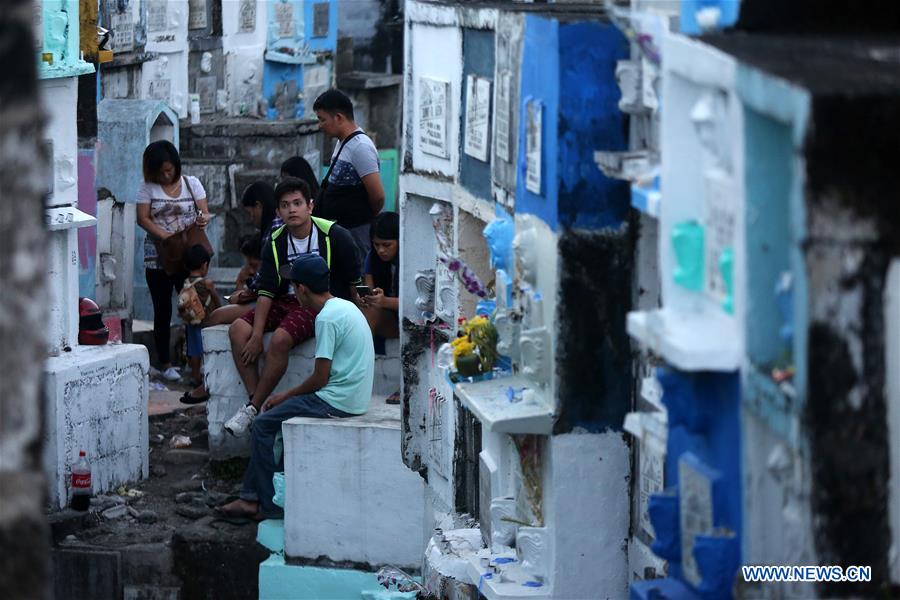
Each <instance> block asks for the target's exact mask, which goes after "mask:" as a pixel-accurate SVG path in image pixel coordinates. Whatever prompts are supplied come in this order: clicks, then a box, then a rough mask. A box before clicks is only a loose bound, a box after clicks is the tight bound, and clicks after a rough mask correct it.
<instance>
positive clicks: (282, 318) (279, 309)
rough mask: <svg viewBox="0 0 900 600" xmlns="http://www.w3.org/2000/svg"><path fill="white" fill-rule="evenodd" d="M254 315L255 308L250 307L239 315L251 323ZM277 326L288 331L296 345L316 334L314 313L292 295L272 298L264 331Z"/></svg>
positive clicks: (274, 328) (272, 329)
mask: <svg viewBox="0 0 900 600" xmlns="http://www.w3.org/2000/svg"><path fill="white" fill-rule="evenodd" d="M255 315H256V309H251V310H248V311H247V312H245V313H244V314H243V315H241V319H243V320H244V321H246V322H247V323H250V324H251V325H253V317H254V316H255ZM279 327H280V328H281V329H284V330H285V331H287V332H288V334H289V335H290V336H291V339H292V340H294V345H295V346H296V345H297V344H299V343H300V342H302V341H303V340H308V339H309V338H311V337H313V336H314V335H316V313H315V312H313V310H312V309H310V308H305V307H303V306H300V303H299V302H297V298H295V297H294V296H282V297H281V298H273V299H272V306H271V307H270V308H269V314H268V315H267V316H266V328H265V331H266V333H268V332H270V331H275V330H276V329H278V328H279Z"/></svg>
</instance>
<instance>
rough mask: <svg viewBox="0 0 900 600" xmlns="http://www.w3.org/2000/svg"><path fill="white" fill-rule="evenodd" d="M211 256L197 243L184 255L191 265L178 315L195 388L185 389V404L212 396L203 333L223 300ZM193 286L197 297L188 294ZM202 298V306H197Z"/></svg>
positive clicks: (185, 260) (179, 297) (182, 399)
mask: <svg viewBox="0 0 900 600" xmlns="http://www.w3.org/2000/svg"><path fill="white" fill-rule="evenodd" d="M210 258H211V257H210V255H209V253H208V252H207V251H206V248H204V247H203V246H201V245H199V244H197V245H195V246H191V247H190V248H189V249H188V251H187V253H186V254H185V257H184V262H185V266H186V267H187V268H188V278H187V279H186V280H185V282H184V287H183V288H182V291H181V293H180V294H179V295H178V314H179V315H180V316H181V318H182V319H184V320H185V323H186V325H185V337H186V338H187V356H188V364H189V365H190V367H191V376H192V378H193V384H194V386H196V387H194V389H192V390H190V391H188V392H185V393H184V395H183V396H182V397H181V402H182V403H183V404H199V403H200V402H205V401H206V400H208V399H209V394H207V393H206V387H205V386H204V384H203V377H202V375H201V373H200V367H201V366H202V365H203V337H202V336H201V334H200V329H201V328H202V323H203V321H204V320H205V319H206V317H208V316H209V314H210V313H212V311H214V310H215V309H217V308H219V306H220V305H221V304H222V301H221V300H220V299H219V294H218V293H217V292H216V286H215V285H214V284H213V282H212V280H211V279H209V278H207V274H208V273H209V260H210ZM189 288H193V290H194V291H195V292H196V296H194V295H193V294H189V293H187V291H188V289H189ZM198 301H199V307H198V306H196V304H198Z"/></svg>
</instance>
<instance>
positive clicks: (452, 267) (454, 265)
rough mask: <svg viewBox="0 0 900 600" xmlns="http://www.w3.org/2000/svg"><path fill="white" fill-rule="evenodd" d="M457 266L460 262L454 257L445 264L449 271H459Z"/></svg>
mask: <svg viewBox="0 0 900 600" xmlns="http://www.w3.org/2000/svg"><path fill="white" fill-rule="evenodd" d="M459 267H460V262H459V261H458V260H456V259H454V260H451V261H450V263H449V264H448V265H447V268H448V269H450V270H451V271H459Z"/></svg>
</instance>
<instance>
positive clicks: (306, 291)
mask: <svg viewBox="0 0 900 600" xmlns="http://www.w3.org/2000/svg"><path fill="white" fill-rule="evenodd" d="M280 275H281V277H282V278H283V279H286V280H288V281H290V282H291V283H292V285H293V286H294V292H295V294H296V298H297V301H298V302H299V303H300V304H301V305H302V306H304V307H307V308H310V309H312V311H313V312H316V313H318V314H317V316H316V324H315V328H316V363H315V367H314V369H313V372H312V375H310V376H309V377H307V379H306V381H304V382H303V383H301V384H300V385H298V386H297V387H295V388H293V389H290V390H288V391H286V392H281V393H277V394H272V395H271V396H269V397H268V398H267V399H266V401H265V402H264V403H263V405H262V412H261V413H260V415H259V416H257V417H256V419H255V420H254V421H253V446H252V454H251V456H250V464H249V465H248V467H247V472H246V473H245V474H244V480H243V483H242V485H241V493H240V498H239V499H238V500H235V501H234V502H230V503H228V504H226V505H225V506H222V507H221V508H219V509H218V510H219V513H220V514H222V515H224V516H227V517H248V518H250V519H253V520H262V519H265V518H281V516H282V511H281V509H280V508H278V507H277V506H275V504H274V503H273V502H272V496H273V495H274V493H275V490H274V486H273V484H272V475H273V474H274V473H275V472H276V471H280V470H283V469H284V462H283V458H282V460H281V461H280V462H279V463H276V461H275V457H274V452H273V447H274V445H275V436H276V435H277V434H278V432H279V431H281V424H282V422H284V421H286V420H287V419H290V418H293V417H318V418H342V417H352V416H354V415H361V414H363V413H365V412H366V411H367V410H368V408H369V401H370V400H371V397H372V384H373V381H374V378H375V348H374V345H373V343H372V332H371V330H370V329H369V324H368V322H367V321H366V318H365V317H364V316H363V314H362V313H361V312H360V310H359V309H358V308H357V307H356V305H355V304H353V303H352V302H349V301H348V300H344V299H342V298H337V297H335V296H332V295H331V293H330V292H329V281H328V266H327V265H326V264H325V260H324V259H323V258H322V257H321V256H319V255H317V254H304V255H302V256H300V257H299V258H297V259H296V260H295V261H294V262H293V263H291V264H290V265H285V266H284V267H282V269H281V271H280Z"/></svg>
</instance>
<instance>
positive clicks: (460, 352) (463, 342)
mask: <svg viewBox="0 0 900 600" xmlns="http://www.w3.org/2000/svg"><path fill="white" fill-rule="evenodd" d="M452 346H453V361H454V362H455V361H456V359H457V358H459V357H460V356H469V355H470V354H473V353H474V352H475V344H473V343H472V342H470V341H469V339H468V338H466V337H459V338H456V339H455V340H453V342H452Z"/></svg>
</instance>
